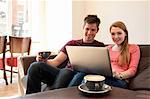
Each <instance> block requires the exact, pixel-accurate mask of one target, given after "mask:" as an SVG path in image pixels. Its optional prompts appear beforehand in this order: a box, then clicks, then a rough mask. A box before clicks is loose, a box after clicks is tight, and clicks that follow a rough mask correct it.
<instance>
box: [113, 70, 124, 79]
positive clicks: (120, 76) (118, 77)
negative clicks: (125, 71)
mask: <svg viewBox="0 0 150 99" xmlns="http://www.w3.org/2000/svg"><path fill="white" fill-rule="evenodd" d="M113 77H115V78H117V79H120V80H122V79H123V75H122V74H121V73H118V72H116V71H113Z"/></svg>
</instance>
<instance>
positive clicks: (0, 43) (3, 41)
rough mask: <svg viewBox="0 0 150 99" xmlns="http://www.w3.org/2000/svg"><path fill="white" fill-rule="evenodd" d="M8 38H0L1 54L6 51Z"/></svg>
mask: <svg viewBox="0 0 150 99" xmlns="http://www.w3.org/2000/svg"><path fill="white" fill-rule="evenodd" d="M6 43H7V36H0V54H1V53H5V51H6Z"/></svg>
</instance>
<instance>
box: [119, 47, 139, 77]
mask: <svg viewBox="0 0 150 99" xmlns="http://www.w3.org/2000/svg"><path fill="white" fill-rule="evenodd" d="M129 52H130V64H129V68H128V70H126V71H124V72H121V73H120V74H119V76H120V77H121V78H122V79H127V78H131V77H133V76H134V75H135V74H136V71H137V67H138V63H139V59H140V48H139V46H137V45H130V48H129Z"/></svg>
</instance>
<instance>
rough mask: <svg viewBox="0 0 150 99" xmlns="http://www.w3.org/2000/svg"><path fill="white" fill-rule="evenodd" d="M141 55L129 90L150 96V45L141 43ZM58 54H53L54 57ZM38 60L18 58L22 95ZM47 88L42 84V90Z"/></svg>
mask: <svg viewBox="0 0 150 99" xmlns="http://www.w3.org/2000/svg"><path fill="white" fill-rule="evenodd" d="M139 46H140V52H141V57H140V61H139V65H138V70H137V73H136V75H135V76H134V77H133V78H131V79H130V82H129V86H128V88H127V90H134V91H136V92H138V93H139V94H143V95H144V94H146V95H147V94H148V96H149V97H150V45H139ZM55 56H56V55H55V54H53V55H51V57H50V58H54V57H55ZM34 61H36V56H30V55H29V56H21V57H19V58H18V82H19V83H18V87H19V93H20V95H25V90H26V84H27V79H26V77H27V76H26V75H27V70H28V68H29V66H30V64H31V63H32V62H34ZM66 63H67V62H64V63H62V64H61V65H60V66H59V68H64V67H65V65H66ZM46 88H47V86H46V84H42V91H44V90H45V89H46Z"/></svg>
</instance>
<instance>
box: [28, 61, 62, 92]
mask: <svg viewBox="0 0 150 99" xmlns="http://www.w3.org/2000/svg"><path fill="white" fill-rule="evenodd" d="M58 72H59V69H57V68H54V67H52V66H50V65H47V64H46V63H44V62H34V63H32V64H31V65H30V68H29V69H28V79H27V91H26V94H30V93H36V92H40V91H41V82H44V83H46V84H48V85H52V84H53V82H54V80H55V78H56V76H57V74H58Z"/></svg>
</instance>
